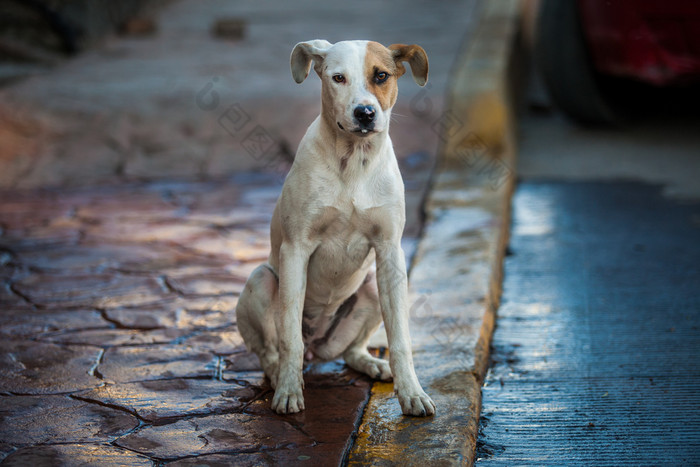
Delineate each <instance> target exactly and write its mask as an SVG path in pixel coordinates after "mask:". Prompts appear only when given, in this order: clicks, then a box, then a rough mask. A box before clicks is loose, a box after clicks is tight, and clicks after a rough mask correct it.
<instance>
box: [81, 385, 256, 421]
mask: <svg viewBox="0 0 700 467" xmlns="http://www.w3.org/2000/svg"><path fill="white" fill-rule="evenodd" d="M260 391H261V390H260V389H256V388H252V387H243V386H241V385H239V384H235V383H230V382H224V381H218V380H213V379H212V380H201V379H185V378H179V379H172V380H155V381H141V382H138V383H126V384H116V385H111V384H110V385H105V386H102V387H99V388H97V389H93V390H91V391H88V392H83V393H80V394H78V395H77V397H79V398H80V399H87V400H92V401H98V402H100V403H103V404H109V405H111V406H118V407H123V408H125V409H127V410H129V411H131V412H134V413H136V414H137V415H138V416H139V417H141V418H143V419H144V420H147V421H149V422H151V423H155V424H158V425H161V424H163V423H164V422H165V421H167V420H169V419H174V418H181V417H188V416H193V415H213V414H221V413H228V412H233V411H236V410H238V409H240V408H241V407H243V405H245V404H246V403H247V402H249V401H250V400H251V399H253V398H254V397H256V396H257V395H258V394H259V393H260Z"/></svg>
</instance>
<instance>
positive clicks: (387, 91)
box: [364, 42, 401, 110]
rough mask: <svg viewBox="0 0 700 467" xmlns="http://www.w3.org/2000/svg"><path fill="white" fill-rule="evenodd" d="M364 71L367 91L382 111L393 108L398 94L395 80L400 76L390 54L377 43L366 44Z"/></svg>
mask: <svg viewBox="0 0 700 467" xmlns="http://www.w3.org/2000/svg"><path fill="white" fill-rule="evenodd" d="M364 71H365V77H366V80H367V89H368V90H369V92H371V93H372V94H374V95H375V96H376V97H377V101H379V105H380V106H381V107H382V110H387V109H389V108H391V107H393V106H394V104H395V103H396V97H397V95H398V92H399V90H398V86H397V83H396V79H397V78H398V77H399V76H401V75H400V74H399V70H398V68H397V67H396V62H395V61H394V57H393V55H392V52H391V51H390V50H389V49H387V48H386V47H384V46H383V45H382V44H380V43H378V42H368V43H367V51H366V53H365V65H364Z"/></svg>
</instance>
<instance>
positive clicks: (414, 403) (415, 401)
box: [397, 390, 435, 417]
mask: <svg viewBox="0 0 700 467" xmlns="http://www.w3.org/2000/svg"><path fill="white" fill-rule="evenodd" d="M397 396H398V398H399V404H401V411H402V412H403V414H404V415H413V416H415V417H426V416H428V415H434V414H435V402H433V400H432V399H431V398H430V396H428V395H427V394H426V393H425V392H424V391H422V390H421V391H420V392H419V393H413V394H402V393H398V394H397Z"/></svg>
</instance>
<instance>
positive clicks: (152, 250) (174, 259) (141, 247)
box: [18, 243, 225, 274]
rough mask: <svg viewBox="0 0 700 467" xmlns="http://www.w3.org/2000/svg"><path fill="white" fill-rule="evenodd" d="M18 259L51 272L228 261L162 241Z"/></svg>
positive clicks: (63, 250) (67, 249)
mask: <svg viewBox="0 0 700 467" xmlns="http://www.w3.org/2000/svg"><path fill="white" fill-rule="evenodd" d="M18 261H20V262H21V263H23V264H26V265H28V266H31V267H33V268H35V269H40V270H42V271H46V272H50V271H54V272H61V273H65V272H70V273H72V274H75V273H79V272H80V271H95V272H101V271H105V270H115V271H122V272H132V273H135V272H136V273H144V272H156V274H158V271H160V270H161V269H164V268H172V267H176V266H178V265H181V264H193V263H194V264H202V265H206V266H209V267H212V266H220V267H222V266H223V265H224V264H225V263H223V262H222V261H217V260H215V259H213V258H211V259H210V258H202V257H198V256H195V255H192V254H187V253H185V252H182V251H179V250H177V249H176V248H173V247H171V246H167V245H161V244H149V243H145V244H138V243H136V244H124V243H121V244H109V243H89V244H85V243H81V244H80V245H77V246H69V247H63V248H56V249H52V250H47V251H27V252H24V253H22V254H20V255H18Z"/></svg>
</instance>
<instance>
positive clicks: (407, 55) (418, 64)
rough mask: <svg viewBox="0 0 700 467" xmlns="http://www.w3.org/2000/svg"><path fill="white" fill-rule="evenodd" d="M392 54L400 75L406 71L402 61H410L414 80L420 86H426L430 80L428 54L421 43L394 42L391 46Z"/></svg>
mask: <svg viewBox="0 0 700 467" xmlns="http://www.w3.org/2000/svg"><path fill="white" fill-rule="evenodd" d="M389 50H391V54H392V55H393V57H394V61H395V62H396V68H398V70H399V76H401V75H403V74H404V73H406V68H405V67H404V66H403V63H401V62H408V64H409V65H411V74H412V75H413V80H414V81H415V82H416V83H418V86H425V83H427V82H428V55H427V54H426V53H425V50H423V48H422V47H421V46H419V45H415V44H414V45H404V44H393V45H390V46H389Z"/></svg>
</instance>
